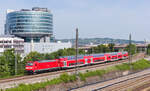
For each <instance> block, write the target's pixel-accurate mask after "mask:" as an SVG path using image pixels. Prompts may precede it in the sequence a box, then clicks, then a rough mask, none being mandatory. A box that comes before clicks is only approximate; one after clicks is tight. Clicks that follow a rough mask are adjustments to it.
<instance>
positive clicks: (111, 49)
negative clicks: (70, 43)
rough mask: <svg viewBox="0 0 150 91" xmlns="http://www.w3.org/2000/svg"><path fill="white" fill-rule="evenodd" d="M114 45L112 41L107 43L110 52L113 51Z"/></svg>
mask: <svg viewBox="0 0 150 91" xmlns="http://www.w3.org/2000/svg"><path fill="white" fill-rule="evenodd" d="M114 46H115V44H114V43H110V44H108V48H109V49H110V51H111V52H114Z"/></svg>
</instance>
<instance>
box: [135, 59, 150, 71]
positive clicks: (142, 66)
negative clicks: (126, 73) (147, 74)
mask: <svg viewBox="0 0 150 91" xmlns="http://www.w3.org/2000/svg"><path fill="white" fill-rule="evenodd" d="M132 66H133V70H143V69H145V68H149V67H150V61H148V60H145V59H141V60H139V61H137V62H135V63H133V64H132Z"/></svg>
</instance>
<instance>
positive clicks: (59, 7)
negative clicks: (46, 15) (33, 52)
mask: <svg viewBox="0 0 150 91" xmlns="http://www.w3.org/2000/svg"><path fill="white" fill-rule="evenodd" d="M32 7H44V8H48V9H50V10H51V12H52V14H53V25H54V27H53V28H54V29H53V32H54V35H55V37H56V39H63V38H67V39H70V38H75V29H76V28H78V29H79V37H80V38H95V37H96V38H104V37H109V38H114V39H117V38H119V39H128V36H129V34H130V33H131V34H132V39H133V40H144V39H146V40H147V41H150V0H1V3H0V34H3V32H4V24H5V17H6V10H7V9H14V10H20V9H22V8H25V9H26V8H27V9H31V8H32Z"/></svg>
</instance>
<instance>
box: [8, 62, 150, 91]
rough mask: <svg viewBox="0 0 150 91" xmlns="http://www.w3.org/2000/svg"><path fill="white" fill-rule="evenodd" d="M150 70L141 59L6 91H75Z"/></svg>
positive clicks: (147, 63)
mask: <svg viewBox="0 0 150 91" xmlns="http://www.w3.org/2000/svg"><path fill="white" fill-rule="evenodd" d="M147 68H150V61H148V60H145V59H141V60H139V61H136V62H134V63H132V64H128V63H123V64H120V65H116V66H111V67H108V68H105V69H101V70H95V71H89V70H87V71H86V72H85V73H79V74H78V75H75V74H72V75H69V74H67V73H64V74H62V75H60V77H58V78H55V79H52V80H48V81H46V82H41V83H35V84H20V85H19V86H18V87H16V88H9V89H6V91H66V90H75V89H78V88H80V87H84V86H88V85H91V84H94V83H98V82H99V83H100V82H104V81H107V80H110V79H114V78H118V77H121V76H124V75H127V74H130V73H134V72H138V71H142V70H144V69H147Z"/></svg>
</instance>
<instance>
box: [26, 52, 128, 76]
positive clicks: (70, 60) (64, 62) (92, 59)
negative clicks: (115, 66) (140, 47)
mask: <svg viewBox="0 0 150 91" xmlns="http://www.w3.org/2000/svg"><path fill="white" fill-rule="evenodd" d="M126 58H128V52H112V53H101V54H89V55H79V56H78V58H77V59H78V60H77V63H76V59H75V56H63V57H60V58H59V59H54V60H40V61H34V62H31V61H29V62H28V63H27V65H26V71H27V72H29V73H36V72H40V71H45V70H55V69H62V68H72V67H75V66H76V64H77V66H85V65H90V64H97V63H104V62H107V61H116V60H121V59H126Z"/></svg>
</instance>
